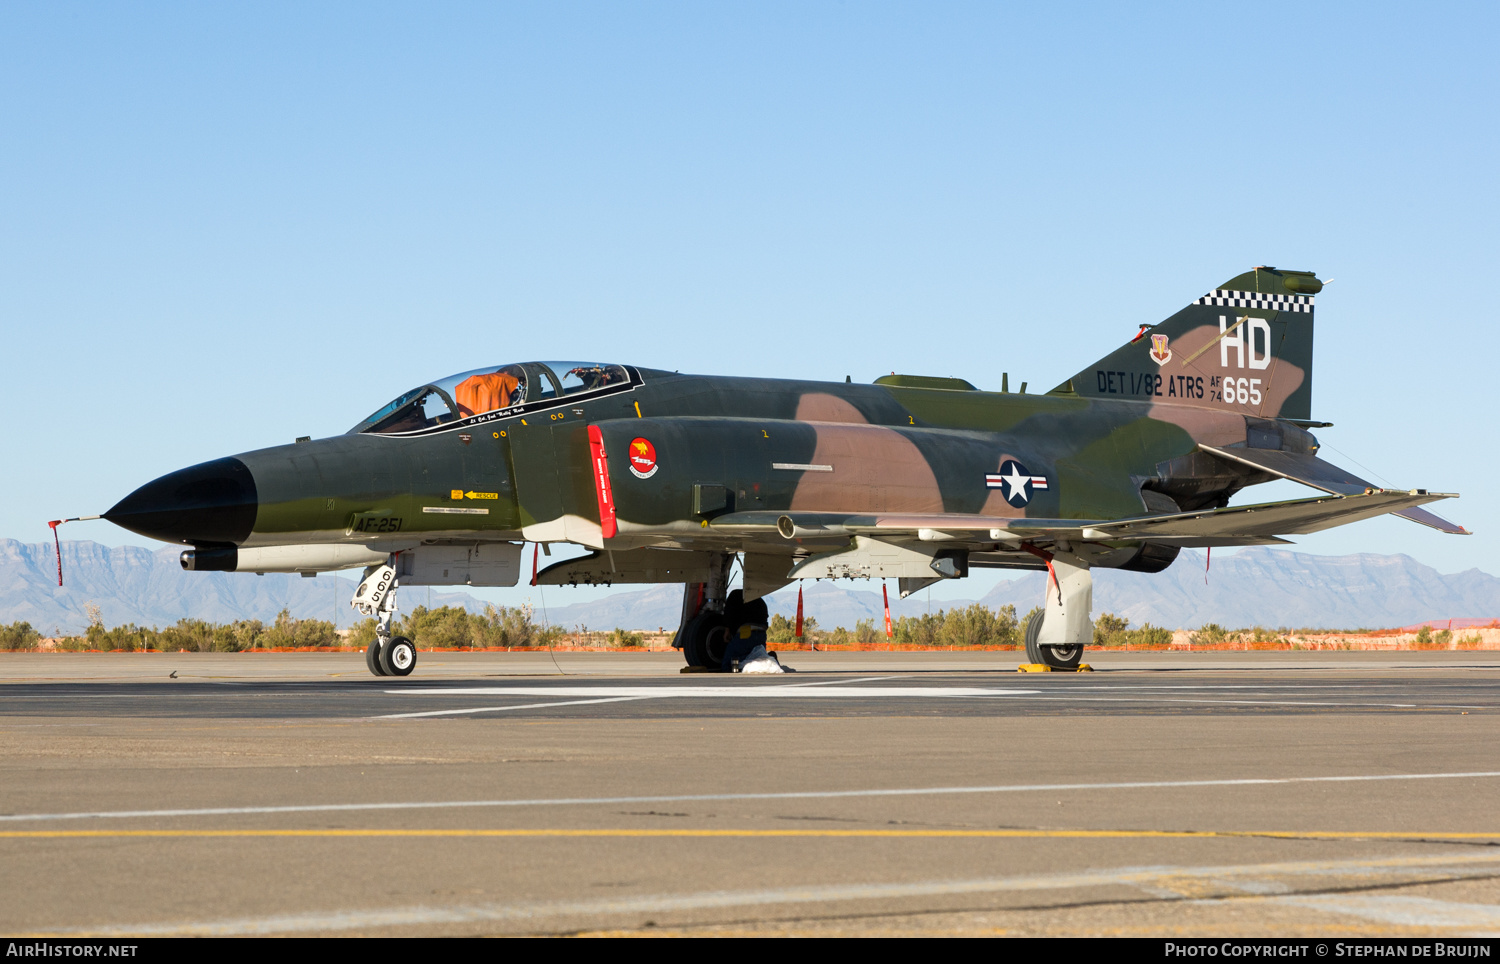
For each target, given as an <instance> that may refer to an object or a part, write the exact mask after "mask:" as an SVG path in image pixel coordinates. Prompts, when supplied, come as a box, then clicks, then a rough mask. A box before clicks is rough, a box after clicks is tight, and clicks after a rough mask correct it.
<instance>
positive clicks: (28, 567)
mask: <svg viewBox="0 0 1500 964" xmlns="http://www.w3.org/2000/svg"><path fill="white" fill-rule="evenodd" d="M62 550H63V565H64V569H65V571H66V575H67V585H66V587H64V588H61V589H59V588H58V585H57V561H56V556H55V554H54V550H53V547H52V546H50V545H48V544H46V543H31V544H28V543H21V542H17V541H15V540H13V539H0V623H10V622H15V621H18V620H25V621H26V622H29V623H31V624H32V626H34V627H35V628H36V629H38V630H40V631H41V632H43V633H53V632H55V631H57V630H62V631H63V632H79V631H81V630H82V629H83V628H84V627H86V626H87V625H88V619H87V616H86V614H85V610H84V606H85V604H86V603H89V602H92V603H93V604H95V605H97V606H99V608H100V614H101V616H102V618H103V620H104V623H105V625H107V626H114V625H118V624H121V623H131V622H133V623H138V624H141V625H147V626H151V625H154V626H166V625H170V624H171V623H175V622H176V621H177V620H178V619H181V618H183V617H184V616H191V617H194V618H198V619H206V620H209V621H210V622H230V621H232V620H236V619H260V620H265V621H269V620H272V619H275V618H276V614H277V613H278V612H280V611H281V610H282V609H286V610H288V611H290V612H291V614H292V615H293V616H297V617H300V618H308V617H316V618H319V619H333V618H335V617H337V619H338V621H339V623H340V625H344V626H347V625H349V623H350V622H351V621H352V619H353V618H354V613H353V612H352V611H351V610H350V609H349V598H350V596H351V595H352V594H353V592H354V585H355V581H354V580H353V579H351V578H349V575H353V574H352V573H351V574H349V575H346V576H343V577H337V578H329V576H328V575H323V576H321V577H319V578H317V579H306V578H302V577H300V576H294V575H284V574H276V573H270V574H267V575H265V576H252V575H247V574H244V573H225V572H191V573H190V572H184V571H183V570H182V568H181V567H180V566H179V565H178V562H177V556H178V552H179V550H177V549H174V548H165V549H159V550H156V551H154V552H153V551H151V550H149V549H142V548H140V547H137V546H119V547H116V548H110V547H107V546H102V545H100V544H98V543H96V542H64V543H63V544H62ZM1206 576H1207V579H1206V582H1205V572H1204V556H1203V554H1202V553H1200V552H1191V551H1188V552H1184V553H1182V555H1181V556H1180V557H1179V558H1178V560H1177V563H1176V564H1175V565H1173V566H1172V567H1171V568H1170V569H1168V570H1167V571H1165V572H1162V573H1157V574H1155V575H1146V574H1144V573H1135V572H1120V571H1118V570H1111V569H1104V570H1099V571H1098V572H1096V573H1095V578H1094V612H1095V613H1096V614H1097V613H1101V612H1112V613H1115V614H1116V615H1120V616H1124V617H1126V618H1127V619H1129V620H1130V622H1131V624H1132V625H1136V626H1139V625H1141V624H1142V623H1147V622H1150V623H1153V624H1155V625H1158V626H1165V627H1167V628H1169V629H1179V628H1196V627H1198V626H1201V625H1203V624H1204V623H1209V622H1216V623H1219V624H1221V625H1224V626H1231V627H1240V626H1255V625H1262V626H1267V627H1277V626H1288V627H1322V628H1349V629H1352V628H1355V627H1369V628H1380V627H1395V626H1405V625H1410V624H1413V623H1416V622H1420V621H1422V620H1428V619H1447V618H1450V617H1455V618H1457V617H1485V618H1488V617H1493V616H1500V579H1497V578H1496V577H1494V576H1491V575H1489V574H1488V573H1485V572H1481V571H1480V570H1478V569H1470V570H1468V571H1466V572H1461V573H1455V574H1451V575H1444V574H1442V573H1439V572H1438V571H1437V570H1435V569H1433V568H1431V567H1429V566H1425V565H1422V564H1421V563H1419V562H1417V561H1416V560H1415V559H1412V558H1411V557H1410V556H1405V555H1392V556H1382V555H1372V554H1364V553H1361V554H1359V555H1352V556H1314V555H1306V554H1303V553H1298V552H1288V551H1285V550H1281V549H1267V548H1254V549H1245V550H1241V551H1240V552H1236V553H1233V554H1225V555H1222V556H1220V557H1219V558H1217V559H1215V560H1214V561H1213V566H1212V568H1211V570H1210V571H1209V572H1207V573H1206ZM1045 578H1046V577H1045V575H1044V574H1043V573H1028V574H1026V575H1024V576H1022V577H1020V578H1018V579H1014V580H1011V581H1009V582H1004V583H1001V584H1000V585H998V586H997V587H995V589H993V590H992V591H990V592H989V593H987V594H986V595H985V596H984V597H983V598H981V599H978V600H973V601H974V602H979V603H982V604H983V605H985V606H990V607H995V608H998V607H1000V606H1004V605H1014V606H1015V607H1016V612H1017V614H1018V615H1024V614H1025V613H1026V612H1027V611H1028V610H1030V609H1031V607H1032V606H1035V605H1037V604H1038V603H1039V602H1040V601H1041V599H1042V590H1043V587H1044V584H1045ZM891 588H892V590H893V592H892V597H891V610H892V613H893V614H894V615H895V616H897V617H900V616H902V615H919V614H921V613H925V612H926V611H927V608H928V607H927V602H926V598H925V595H924V594H922V593H918V594H917V595H915V596H913V597H912V598H910V599H907V600H898V599H896V597H895V593H894V588H895V587H894V584H893V585H892V587H891ZM566 593H567V591H566V590H560V591H558V592H557V593H555V594H554V593H549V596H551V599H550V600H549V601H550V602H551V603H552V605H551V607H550V609H549V610H548V612H547V616H548V618H549V619H550V621H551V622H553V623H556V624H559V625H562V626H566V627H569V628H574V627H578V626H587V627H589V628H591V629H612V628H614V627H616V626H620V627H624V628H627V629H655V628H657V627H658V626H660V627H664V628H666V629H669V630H670V629H671V628H673V627H675V626H676V624H677V618H678V614H679V612H680V611H681V606H682V589H681V588H680V587H679V586H675V585H668V586H653V587H649V588H646V589H643V590H625V589H622V590H621V591H620V592H617V593H614V594H613V595H610V596H608V597H605V598H603V599H598V600H595V601H592V602H587V603H576V604H573V605H564V606H559V605H556V603H557V601H558V600H559V598H560V597H561V598H563V599H565V598H566ZM422 601H423V602H424V603H425V602H426V599H425V593H424V598H423V600H422ZM768 601H769V603H770V607H771V611H772V612H778V613H782V614H783V615H786V616H791V615H793V614H794V613H795V611H796V606H797V592H796V589H795V588H790V589H784V590H782V591H781V592H778V593H775V594H774V595H772V596H771V597H770V598H769V600H768ZM970 602H971V601H969V600H957V601H955V600H945V601H943V602H941V603H934V605H933V608H934V609H936V608H939V607H941V608H945V609H951V608H954V607H955V606H959V607H962V606H966V605H969V604H970ZM432 605H434V606H444V605H450V606H464V607H465V608H467V609H470V610H474V611H478V610H480V609H482V608H483V606H484V604H483V603H482V602H481V601H479V600H477V599H475V598H474V597H473V596H471V595H469V594H468V593H465V592H461V591H458V592H438V591H436V590H434V591H433V593H432ZM804 611H805V612H806V614H807V615H809V616H813V617H815V618H816V619H817V621H818V625H819V626H822V627H824V628H828V629H831V628H833V627H835V626H846V627H849V628H851V629H852V628H853V627H854V625H855V623H856V622H858V621H859V620H861V619H872V620H875V623H876V625H877V626H878V625H879V624H880V619H881V602H880V591H879V586H878V584H876V583H861V582H855V583H849V582H843V583H831V582H821V583H813V584H811V585H808V586H805V587H804Z"/></svg>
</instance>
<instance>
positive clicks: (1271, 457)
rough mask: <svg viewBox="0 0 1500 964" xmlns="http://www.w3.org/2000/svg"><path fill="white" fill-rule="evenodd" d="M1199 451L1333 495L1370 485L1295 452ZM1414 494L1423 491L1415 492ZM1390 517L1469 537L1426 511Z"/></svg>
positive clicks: (1398, 512) (1414, 509)
mask: <svg viewBox="0 0 1500 964" xmlns="http://www.w3.org/2000/svg"><path fill="white" fill-rule="evenodd" d="M1198 447H1199V448H1200V449H1202V450H1203V451H1205V452H1208V453H1210V454H1212V455H1217V456H1218V457H1219V458H1221V459H1226V460H1228V461H1230V462H1238V463H1240V464H1241V465H1248V466H1250V467H1251V468H1256V469H1261V470H1262V471H1265V472H1270V473H1271V474H1272V475H1279V476H1281V477H1282V478H1283V479H1291V480H1292V481H1293V482H1301V483H1302V484H1303V485H1307V486H1311V487H1312V488H1314V489H1322V490H1323V491H1324V492H1332V493H1335V494H1337V495H1352V494H1354V493H1356V492H1363V491H1365V490H1366V489H1370V488H1374V486H1373V485H1372V484H1371V483H1369V482H1366V481H1365V480H1364V479H1361V478H1360V477H1358V476H1356V475H1351V474H1350V473H1348V472H1345V471H1344V470H1343V469H1341V468H1339V467H1338V466H1337V465H1334V464H1332V463H1330V462H1324V461H1323V460H1322V459H1320V458H1318V457H1317V456H1316V455H1303V454H1300V453H1297V452H1281V451H1275V450H1272V449H1249V448H1246V449H1238V448H1236V449H1221V448H1215V447H1213V446H1212V445H1199V446H1198ZM1417 491H1418V492H1422V491H1425V490H1422V489H1418V490H1417ZM1391 514H1392V515H1398V516H1400V517H1401V518H1403V519H1410V520H1411V521H1412V522H1417V523H1420V524H1422V525H1424V526H1431V527H1432V528H1434V529H1437V530H1439V531H1441V532H1448V533H1452V534H1454V535H1465V536H1467V535H1472V533H1470V532H1469V530H1467V529H1465V528H1464V527H1463V526H1461V525H1457V524H1455V523H1452V522H1449V521H1448V520H1447V519H1444V518H1441V517H1439V516H1436V515H1433V514H1432V513H1431V512H1428V511H1427V510H1426V509H1420V508H1417V507H1415V506H1413V507H1411V508H1407V509H1398V510H1393V511H1392V513H1391Z"/></svg>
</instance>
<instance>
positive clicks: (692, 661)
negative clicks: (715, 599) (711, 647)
mask: <svg viewBox="0 0 1500 964" xmlns="http://www.w3.org/2000/svg"><path fill="white" fill-rule="evenodd" d="M721 622H722V618H721V617H720V616H719V614H718V613H716V612H713V611H712V610H707V609H705V610H704V611H703V612H701V613H699V614H698V615H696V616H694V617H693V618H692V619H689V620H688V621H687V625H686V626H684V627H682V658H683V659H685V660H687V664H688V665H689V666H704V667H710V668H712V669H718V668H719V664H718V663H710V662H709V661H708V653H707V651H706V650H705V647H704V643H705V642H706V641H707V637H708V634H709V632H710V631H712V630H713V629H714V627H716V626H718V625H720V624H721ZM723 655H724V654H723V652H722V650H721V651H720V653H719V658H720V659H721V660H722V659H723Z"/></svg>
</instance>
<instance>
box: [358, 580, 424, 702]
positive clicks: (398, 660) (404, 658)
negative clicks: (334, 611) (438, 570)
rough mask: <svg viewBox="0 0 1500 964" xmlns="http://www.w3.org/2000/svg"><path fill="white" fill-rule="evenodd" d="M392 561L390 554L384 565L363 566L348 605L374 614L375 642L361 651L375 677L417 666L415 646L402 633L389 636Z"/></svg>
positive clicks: (407, 673) (393, 582)
mask: <svg viewBox="0 0 1500 964" xmlns="http://www.w3.org/2000/svg"><path fill="white" fill-rule="evenodd" d="M395 561H396V557H395V556H394V555H393V556H392V557H391V558H390V559H389V560H388V561H387V562H386V564H385V565H383V566H371V567H370V568H369V569H366V570H365V578H364V580H363V581H362V582H360V584H359V588H358V589H356V590H354V599H353V601H352V602H350V604H349V605H351V606H353V607H354V608H355V609H356V610H358V611H359V612H360V614H361V615H364V616H374V617H375V641H374V642H372V643H371V644H370V645H369V648H367V649H366V650H365V667H366V668H367V669H369V671H370V672H371V673H373V674H375V675H376V676H410V675H411V671H412V670H414V669H416V668H417V647H416V646H415V645H413V643H412V641H411V640H410V639H407V638H406V637H405V636H395V637H392V636H391V617H393V616H394V615H395V614H396V569H395Z"/></svg>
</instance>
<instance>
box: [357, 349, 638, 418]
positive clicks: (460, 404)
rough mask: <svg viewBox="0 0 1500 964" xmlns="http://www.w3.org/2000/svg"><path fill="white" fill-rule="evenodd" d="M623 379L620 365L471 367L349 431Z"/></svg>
mask: <svg viewBox="0 0 1500 964" xmlns="http://www.w3.org/2000/svg"><path fill="white" fill-rule="evenodd" d="M629 383H630V373H629V372H628V371H627V370H626V369H625V367H624V366H622V365H603V364H598V363H595V362H519V363H516V364H513V365H497V366H492V367H490V368H476V369H474V370H473V371H467V372H460V373H458V374H457V375H450V376H448V377H447V378H441V379H438V380H437V381H435V382H429V383H428V384H426V385H421V386H418V387H417V388H413V389H412V390H411V391H409V392H406V393H404V394H402V395H401V396H399V397H397V398H395V399H393V400H392V401H391V402H390V403H389V404H387V405H384V406H382V407H381V408H380V409H378V410H377V411H376V412H375V413H374V414H373V415H371V416H370V417H369V418H367V419H365V420H364V421H363V422H360V423H359V424H358V425H356V426H354V427H353V428H352V429H350V430H349V432H350V434H354V433H358V432H369V433H373V434H375V435H404V434H406V433H408V432H420V431H422V430H424V429H429V428H435V427H437V426H440V425H447V424H449V423H451V422H457V421H459V420H460V419H465V418H469V417H471V416H474V415H483V414H485V413H487V412H495V411H502V410H504V409H510V408H520V407H521V406H523V405H527V404H530V403H533V402H547V401H553V400H556V399H559V398H563V397H565V396H571V395H585V394H591V393H593V392H597V391H599V390H601V389H603V388H606V387H609V386H614V385H621V386H623V385H627V384H629Z"/></svg>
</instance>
